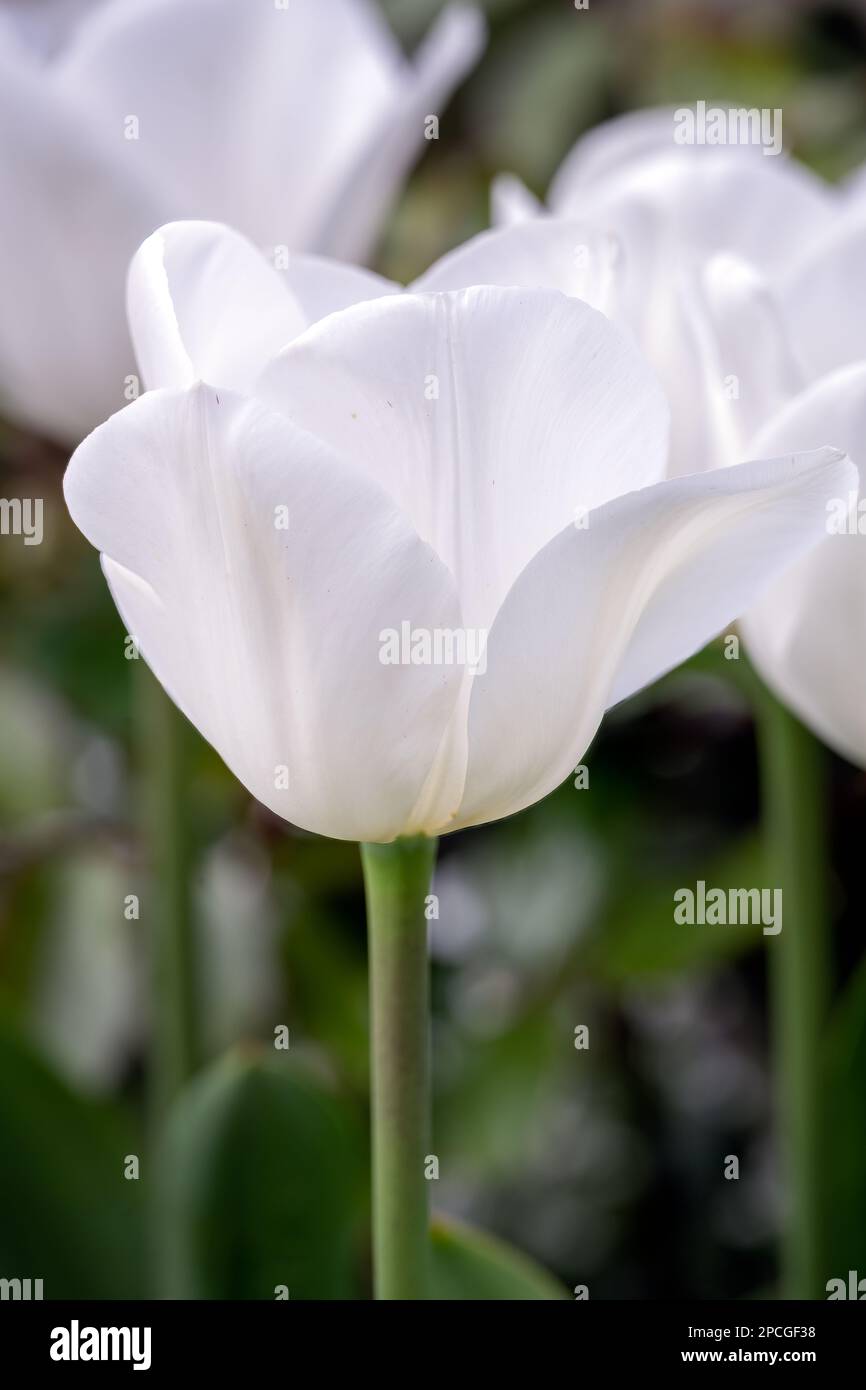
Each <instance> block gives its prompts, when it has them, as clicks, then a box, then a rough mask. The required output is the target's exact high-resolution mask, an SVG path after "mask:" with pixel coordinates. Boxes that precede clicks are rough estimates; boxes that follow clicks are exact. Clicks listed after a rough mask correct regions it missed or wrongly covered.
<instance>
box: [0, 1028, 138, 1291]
mask: <svg viewBox="0 0 866 1390" xmlns="http://www.w3.org/2000/svg"><path fill="white" fill-rule="evenodd" d="M0 1094H2V1096H3V1132H2V1138H0V1277H2V1278H7V1279H16V1278H17V1279H42V1280H43V1295H44V1297H45V1298H52V1299H54V1298H75V1299H80V1298H88V1299H89V1298H96V1299H102V1298H141V1297H145V1296H146V1290H145V1288H144V1286H143V1277H144V1260H143V1257H142V1225H141V1221H140V1213H141V1203H140V1199H139V1191H138V1188H139V1184H138V1182H136V1181H133V1180H130V1179H127V1178H126V1177H125V1176H124V1159H125V1157H126V1155H127V1154H128V1153H129V1152H130V1141H129V1138H128V1137H127V1136H126V1135H125V1133H124V1130H123V1126H122V1125H121V1124H120V1123H119V1121H118V1117H117V1116H116V1115H115V1114H113V1113H112V1112H111V1111H110V1110H109V1109H108V1108H107V1107H105V1106H103V1105H101V1104H97V1103H96V1102H94V1101H90V1100H85V1099H83V1098H82V1097H81V1096H79V1095H77V1094H76V1093H75V1092H74V1091H72V1090H70V1089H69V1088H68V1087H67V1086H66V1085H65V1084H64V1083H63V1082H62V1081H60V1080H59V1079H58V1077H56V1076H55V1075H54V1073H53V1072H52V1071H51V1070H50V1069H49V1068H48V1067H47V1066H46V1065H45V1063H44V1062H43V1061H42V1060H41V1059H40V1058H39V1057H38V1056H37V1054H36V1053H35V1052H33V1051H32V1050H31V1049H30V1047H29V1046H28V1045H27V1044H26V1043H25V1042H24V1040H23V1039H22V1038H21V1037H19V1036H17V1035H16V1034H15V1032H14V1031H13V1029H12V1028H11V1027H10V1026H9V1025H8V1023H7V1022H6V1020H2V1021H0Z"/></svg>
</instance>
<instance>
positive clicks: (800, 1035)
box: [759, 691, 831, 1299]
mask: <svg viewBox="0 0 866 1390" xmlns="http://www.w3.org/2000/svg"><path fill="white" fill-rule="evenodd" d="M759 750H760V757H761V774H762V777H761V780H762V785H763V801H764V818H765V824H766V827H767V837H768V848H769V853H770V857H771V861H772V865H773V872H774V877H775V881H776V882H777V883H778V884H779V885H780V886H781V888H782V897H783V910H784V918H783V921H784V928H783V930H782V932H781V933H780V934H779V936H778V937H777V938H776V939H775V940H773V941H771V942H770V945H769V951H768V955H769V957H770V960H769V968H770V990H771V1001H772V1012H773V1024H774V1037H773V1043H774V1050H775V1065H776V1075H777V1104H778V1111H779V1124H780V1130H781V1135H782V1161H783V1166H784V1168H785V1172H786V1182H787V1188H788V1193H789V1201H790V1211H789V1214H788V1218H787V1221H786V1225H785V1230H784V1233H783V1238H782V1256H781V1290H780V1292H781V1296H782V1297H783V1298H810V1299H815V1298H820V1297H823V1292H822V1291H823V1288H824V1280H825V1279H826V1271H825V1270H824V1267H823V1228H822V1200H823V1199H822V1189H821V1166H820V1157H821V1148H820V1146H821V1070H820V1068H821V1056H822V1047H823V1041H824V1023H825V1019H826V1013H827V1003H828V997H829V989H830V975H831V943H830V930H829V922H828V912H827V887H828V883H827V880H828V864H827V840H826V837H827V828H826V824H825V813H826V802H827V788H826V781H825V755H824V749H823V747H822V746H821V744H820V743H818V741H817V740H816V739H815V738H813V736H812V735H811V734H810V733H809V732H808V730H807V729H805V728H804V727H803V725H802V724H801V723H800V722H799V721H798V720H797V719H796V718H795V717H794V715H792V714H790V713H789V712H788V710H787V709H785V708H784V707H783V706H782V705H781V704H780V703H779V702H778V700H776V699H775V697H774V696H772V695H771V694H770V693H769V692H768V691H762V692H761V693H760V696H759Z"/></svg>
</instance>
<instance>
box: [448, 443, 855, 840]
mask: <svg viewBox="0 0 866 1390" xmlns="http://www.w3.org/2000/svg"><path fill="white" fill-rule="evenodd" d="M854 476H856V475H855V471H854V469H853V467H852V465H851V464H850V462H849V461H848V460H847V459H846V458H845V457H844V455H842V454H839V453H838V452H836V451H833V450H825V451H821V452H820V453H818V454H807V455H803V456H801V457H796V458H795V457H788V458H783V459H775V460H769V461H767V460H765V461H761V462H757V463H748V464H741V465H738V466H736V467H733V468H727V469H722V470H718V471H716V472H714V473H710V474H696V475H694V476H692V477H687V478H678V479H673V480H671V481H668V482H664V483H661V484H658V485H657V486H655V487H652V488H647V489H645V490H643V491H641V492H637V493H633V494H631V495H630V496H627V497H622V498H619V499H617V500H616V501H613V502H611V503H609V504H608V505H607V506H605V507H602V508H601V509H600V510H599V511H598V512H595V513H593V514H592V515H591V516H590V518H589V524H588V526H587V528H586V529H585V530H580V529H577V528H574V527H570V528H568V529H567V530H565V531H563V532H561V533H560V535H558V536H556V537H555V539H554V540H552V541H551V542H550V544H549V545H548V546H547V547H546V548H545V549H544V550H543V551H542V552H541V553H540V554H539V555H538V556H536V558H535V559H534V560H533V561H532V563H531V564H530V565H528V566H527V568H526V569H525V570H524V572H523V573H522V574H521V576H520V578H519V579H518V581H517V583H516V584H515V585H514V587H513V589H512V590H511V592H510V593H509V595H508V597H507V599H506V600H505V603H504V604H503V606H502V609H501V611H500V613H499V614H498V616H497V618H496V621H495V623H494V624H493V627H492V629H491V632H490V637H489V640H488V644H487V670H486V672H485V673H484V675H480V676H476V677H475V680H474V682H473V685H472V694H471V701H470V705H469V724H468V741H469V761H468V770H467V777H466V785H465V791H464V797H463V803H462V805H461V807H460V809H459V811H458V813H457V815H456V817H455V819H454V820H453V822H452V823H451V825H450V826H449V827H448V828H449V829H457V828H459V827H462V826H467V825H473V824H477V823H478V822H480V821H487V820H491V819H495V818H497V817H500V816H504V815H508V814H510V813H511V812H513V811H517V810H520V809H521V808H522V807H524V806H528V805H530V804H531V803H532V802H534V801H537V800H538V799H539V798H540V797H542V796H544V795H546V794H547V793H548V792H550V791H552V790H553V789H554V787H556V786H557V785H558V784H559V783H560V782H561V781H562V780H563V778H565V776H566V775H567V774H568V773H569V771H570V770H571V769H573V768H574V767H575V766H576V764H577V763H578V762H579V761H580V759H581V758H582V756H583V754H584V753H585V751H586V749H587V747H588V745H589V743H590V740H591V739H592V737H593V734H594V733H595V731H596V729H597V727H598V724H599V722H600V720H601V717H602V714H603V712H604V710H605V708H607V707H608V706H609V705H611V704H612V703H614V702H616V701H618V700H621V699H624V698H625V697H626V696H627V695H629V694H631V693H632V692H633V691H635V690H637V689H639V688H641V687H642V686H644V685H646V684H647V683H648V682H649V681H652V680H654V679H655V678H656V677H658V676H659V675H661V674H663V673H664V672H666V671H668V670H670V669H671V668H672V667H674V666H675V665H676V664H677V663H678V662H680V661H683V660H684V659H685V658H686V657H688V656H689V655H691V653H693V652H694V651H697V650H698V649H699V648H700V647H701V646H702V645H703V644H704V643H705V642H706V641H707V640H708V639H709V638H711V637H713V636H714V635H715V634H716V633H718V632H719V631H721V630H722V629H723V628H724V627H725V625H726V624H727V623H728V622H730V621H731V620H733V619H735V618H736V617H737V616H738V615H739V614H740V613H741V612H742V611H743V609H744V608H746V607H747V605H748V604H749V602H750V601H751V600H752V598H753V597H754V596H755V595H756V594H757V593H758V592H760V590H761V588H762V587H763V586H764V585H766V584H767V582H768V581H769V580H770V579H771V578H772V576H773V575H774V573H776V572H777V571H778V570H779V569H780V568H782V567H783V566H784V565H785V563H786V562H787V563H790V562H792V561H793V560H795V559H796V558H797V557H798V556H799V555H800V554H802V553H804V552H805V550H806V549H807V548H808V547H809V546H810V545H814V544H815V543H816V542H817V541H818V540H819V539H820V538H821V537H822V536H823V535H824V525H825V511H824V507H825V503H826V501H827V499H828V498H830V497H832V496H834V495H836V494H837V493H838V492H839V491H840V489H841V490H843V491H844V490H845V489H846V488H847V487H848V486H849V484H850V482H851V479H852V477H854Z"/></svg>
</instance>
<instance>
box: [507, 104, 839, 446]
mask: <svg viewBox="0 0 866 1390" xmlns="http://www.w3.org/2000/svg"><path fill="white" fill-rule="evenodd" d="M674 131H675V112H674V109H673V108H661V109H658V110H650V111H639V112H632V113H630V114H629V115H627V116H622V117H620V118H618V119H617V120H614V121H610V122H608V123H607V124H604V125H601V126H599V127H597V128H596V129H595V130H593V131H592V132H590V134H589V135H587V136H584V137H583V139H581V140H580V141H578V143H577V145H576V146H575V147H574V149H573V150H572V151H571V152H570V154H569V155H568V156H567V157H566V159H565V160H564V161H563V163H562V165H561V166H560V168H559V170H558V172H557V174H556V176H555V177H554V179H553V181H552V183H551V188H550V195H549V201H548V205H547V208H545V207H544V206H543V205H541V204H539V203H537V202H535V201H534V200H532V199H531V198H530V196H529V195H528V194H527V191H526V190H525V189H523V188H522V187H521V186H520V184H519V182H518V181H516V180H515V179H514V178H513V176H507V177H504V178H500V179H499V180H498V181H497V182H496V184H495V185H494V191H493V211H494V216H495V218H496V220H497V221H498V222H500V223H514V222H517V221H522V220H525V219H526V218H528V217H531V216H533V215H544V214H546V213H547V212H548V211H549V213H551V214H553V215H554V216H557V217H567V218H572V219H580V220H583V221H586V222H589V223H590V224H592V225H594V226H596V227H598V228H599V229H602V230H605V231H607V232H609V233H610V234H612V235H613V236H615V237H616V238H617V239H618V240H619V242H620V243H621V245H622V248H623V257H624V267H623V276H624V282H625V284H624V292H623V297H622V306H621V313H622V315H623V319H624V321H625V322H627V323H628V324H629V326H630V327H631V328H632V330H633V332H634V333H635V334H636V336H637V338H638V340H639V342H640V343H641V345H642V347H643V348H644V351H645V352H646V353H647V356H648V357H649V359H650V361H651V362H652V364H653V366H654V367H655V368H656V370H657V371H658V373H659V375H660V376H661V379H662V382H663V384H664V387H665V390H666V393H667V395H668V399H669V400H670V402H671V410H672V421H671V463H670V467H671V471H672V473H674V474H686V473H691V472H694V470H695V469H696V468H703V467H710V466H715V465H717V464H719V463H721V462H723V461H726V460H723V459H722V457H721V456H720V454H719V442H718V433H717V429H718V426H717V418H718V413H717V410H716V408H715V403H714V394H715V386H716V384H715V382H710V381H708V380H707V378H706V376H705V375H704V373H703V371H702V369H701V365H700V363H701V357H702V353H703V351H704V341H703V338H704V333H705V331H706V328H705V321H704V317H703V313H702V309H701V304H700V290H699V277H700V275H701V271H702V267H703V265H704V264H705V262H706V261H707V260H708V259H709V258H710V257H712V256H713V255H714V254H716V253H719V252H725V253H729V254H734V255H737V256H738V257H740V258H742V259H744V260H746V261H747V262H748V263H750V264H752V265H754V266H755V267H757V268H758V269H760V270H762V271H763V272H765V273H766V275H767V276H768V278H770V279H771V280H772V281H773V282H775V281H776V280H777V279H779V280H781V279H782V278H783V277H784V276H785V274H786V273H787V272H788V271H789V269H790V268H791V267H792V266H793V265H794V264H795V263H796V261H797V259H798V257H799V255H800V253H801V251H802V248H803V246H804V245H809V244H811V242H812V241H813V240H814V239H815V238H816V237H817V236H819V235H824V234H826V232H827V231H829V229H830V228H831V226H832V225H833V222H834V215H835V212H836V209H837V205H838V201H839V198H838V195H837V194H836V193H835V192H834V191H833V190H832V189H830V188H829V186H827V185H825V184H824V183H822V181H821V180H820V179H819V178H817V177H816V176H815V175H814V174H812V173H811V172H810V171H808V170H807V169H804V168H803V167H802V166H801V165H799V164H798V163H797V162H796V161H794V160H791V159H789V158H788V157H787V156H785V155H779V156H765V155H764V154H763V151H762V149H761V148H760V146H757V145H749V144H731V145H721V146H719V145H700V144H693V145H687V144H682V145H681V144H677V143H676V142H675V139H674ZM741 457H742V455H741Z"/></svg>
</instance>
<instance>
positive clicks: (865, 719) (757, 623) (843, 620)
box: [741, 363, 866, 767]
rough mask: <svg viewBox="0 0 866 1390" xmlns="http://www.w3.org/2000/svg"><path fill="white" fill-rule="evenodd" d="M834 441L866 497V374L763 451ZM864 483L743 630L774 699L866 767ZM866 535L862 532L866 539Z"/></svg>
mask: <svg viewBox="0 0 866 1390" xmlns="http://www.w3.org/2000/svg"><path fill="white" fill-rule="evenodd" d="M819 439H832V440H833V442H834V443H835V444H838V445H839V447H840V448H844V449H847V451H848V452H849V454H850V455H851V457H852V458H853V459H854V461H855V462H856V463H857V464H858V465H859V469H860V479H861V487H860V491H861V495H862V494H864V493H866V365H864V364H863V363H859V364H857V365H856V366H852V367H844V368H840V369H839V370H838V371H836V372H833V373H832V374H831V375H829V376H827V377H825V378H823V379H822V380H821V381H819V382H817V383H816V384H815V385H814V386H812V387H811V388H810V389H809V390H808V391H804V392H803V394H802V395H801V396H799V397H797V399H796V400H794V401H791V402H790V404H789V405H788V406H787V407H786V408H785V409H784V410H783V411H781V412H780V413H779V414H778V415H777V416H776V417H775V418H774V419H773V420H771V421H770V422H769V423H768V424H767V426H766V427H765V428H764V429H763V430H762V431H761V433H760V435H759V436H758V438H757V439H756V441H755V446H756V447H758V448H762V449H772V450H782V449H785V448H789V447H791V445H792V442H793V441H794V440H796V441H797V444H798V447H800V446H801V445H802V446H805V447H810V446H813V445H814V444H815V443H816V442H817V440H819ZM856 485H857V484H856V480H854V481H853V482H852V483H851V486H850V489H846V488H840V489H839V491H838V493H837V494H836V495H835V497H834V499H833V507H832V511H831V513H830V514H828V518H827V522H828V529H830V534H828V535H827V536H826V537H825V539H824V540H823V541H822V542H821V543H820V545H817V546H816V547H815V548H814V549H813V550H810V551H809V552H808V554H806V555H804V556H803V557H802V559H800V560H798V561H797V562H796V563H795V564H793V565H791V566H790V567H789V568H787V569H786V570H785V571H784V573H783V574H781V575H780V576H779V578H778V579H777V580H775V581H774V583H773V584H771V585H770V587H769V588H768V589H767V590H766V591H765V592H764V594H763V595H762V596H761V598H760V599H759V600H758V601H757V603H756V604H754V605H753V606H752V607H750V608H749V610H748V612H747V613H746V614H745V616H744V618H743V620H742V623H741V627H742V631H743V635H744V637H745V639H746V645H747V647H748V650H749V656H750V658H751V659H752V661H753V662H754V664H755V666H756V667H757V668H758V671H759V672H760V674H761V675H762V677H763V678H764V680H765V681H766V683H767V685H768V686H769V687H770V689H771V690H773V691H775V692H776V694H777V695H778V696H779V697H780V699H782V700H783V701H784V702H785V703H786V704H787V705H789V706H790V707H791V709H793V710H794V711H795V712H796V713H797V714H798V715H799V717H800V718H801V719H802V720H803V721H804V723H806V724H807V725H808V726H809V727H810V728H811V729H813V730H814V731H815V732H816V733H817V734H818V736H819V737H820V738H822V739H824V741H825V742H826V743H828V744H829V745H830V747H831V748H834V749H835V750H836V751H837V752H838V753H841V754H842V756H843V757H846V758H849V759H850V760H851V761H852V762H854V763H856V764H857V765H858V766H860V767H866V663H864V660H863V652H864V646H866V517H859V518H858V515H857V513H856V512H853V513H851V515H850V516H849V515H848V513H849V509H850V507H851V504H852V503H853V502H854V500H855V498H854V492H855V490H856ZM861 528H862V529H861Z"/></svg>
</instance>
